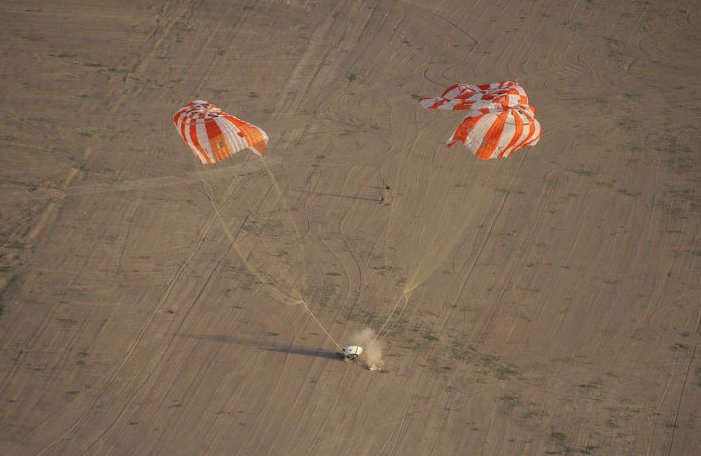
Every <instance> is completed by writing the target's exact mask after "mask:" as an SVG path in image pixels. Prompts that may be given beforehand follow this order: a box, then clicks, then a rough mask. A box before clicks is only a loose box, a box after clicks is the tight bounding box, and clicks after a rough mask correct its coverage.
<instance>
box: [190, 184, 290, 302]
mask: <svg viewBox="0 0 701 456" xmlns="http://www.w3.org/2000/svg"><path fill="white" fill-rule="evenodd" d="M197 174H198V176H199V177H200V180H201V181H202V186H203V187H204V189H205V192H206V193H207V199H209V201H210V203H211V204H212V209H213V210H214V214H215V216H216V217H217V220H219V224H220V225H221V227H222V229H223V230H224V233H225V234H226V237H227V238H229V241H230V242H231V245H232V246H233V248H234V250H236V253H237V254H238V256H239V257H240V258H241V261H243V264H244V265H245V266H246V269H248V270H249V272H250V273H251V274H253V275H254V276H255V277H256V278H257V279H258V282H260V283H262V284H264V285H265V286H266V287H268V291H269V292H270V294H272V295H273V296H275V297H276V298H278V299H279V300H280V301H285V300H293V298H292V297H291V296H287V295H286V294H285V293H282V292H280V290H278V289H277V288H275V287H274V286H272V285H271V284H270V283H269V282H268V281H267V280H266V279H265V276H264V275H263V274H262V273H260V271H258V270H257V269H256V267H255V266H253V265H252V264H251V263H250V262H249V261H248V260H246V256H245V255H244V253H243V252H242V251H241V249H240V248H239V246H238V244H237V243H236V235H234V234H233V233H232V232H231V230H230V229H229V226H228V225H227V224H226V222H225V221H224V217H223V216H222V214H221V210H220V209H219V206H218V205H217V203H216V201H215V198H214V195H213V193H212V192H211V190H210V189H209V187H208V186H207V183H206V182H205V180H204V178H203V177H202V173H201V172H199V171H198V172H197ZM245 223H246V220H244V224H245ZM242 226H243V225H242Z"/></svg>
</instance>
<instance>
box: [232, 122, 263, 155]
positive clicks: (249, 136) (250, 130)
mask: <svg viewBox="0 0 701 456" xmlns="http://www.w3.org/2000/svg"><path fill="white" fill-rule="evenodd" d="M222 117H224V118H225V119H226V120H228V121H229V122H231V123H232V124H233V125H235V126H236V128H238V129H239V130H240V131H241V133H242V134H243V137H244V138H245V139H246V142H247V143H248V146H249V147H251V148H252V149H253V150H254V151H256V152H257V153H258V155H263V151H264V150H265V146H266V145H267V144H266V141H265V137H264V136H263V133H262V132H261V131H260V129H258V128H257V127H254V126H253V125H251V124H249V123H247V122H244V121H243V120H241V119H237V118H236V117H234V116H232V115H231V114H226V113H222Z"/></svg>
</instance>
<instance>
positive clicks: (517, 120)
mask: <svg viewBox="0 0 701 456" xmlns="http://www.w3.org/2000/svg"><path fill="white" fill-rule="evenodd" d="M511 114H512V115H513V117H514V124H515V125H516V129H515V131H514V135H513V136H512V137H511V141H509V144H508V145H507V146H506V147H505V148H504V150H502V151H501V152H500V153H499V158H504V157H508V156H509V155H511V153H512V152H513V150H512V149H515V146H516V145H517V144H516V143H517V142H518V140H519V139H521V135H522V134H523V119H521V116H520V115H519V114H518V112H517V111H516V110H515V109H514V110H512V111H511Z"/></svg>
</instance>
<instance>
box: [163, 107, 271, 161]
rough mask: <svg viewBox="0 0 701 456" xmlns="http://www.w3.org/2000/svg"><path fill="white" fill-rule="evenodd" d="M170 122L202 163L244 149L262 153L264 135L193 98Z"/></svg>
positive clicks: (257, 129)
mask: <svg viewBox="0 0 701 456" xmlns="http://www.w3.org/2000/svg"><path fill="white" fill-rule="evenodd" d="M173 124H175V128H176V129H177V130H178V133H180V136H182V138H183V139H184V140H185V142H186V143H187V145H188V146H190V149H192V152H193V153H194V154H195V155H196V156H197V158H199V159H200V161H201V162H202V163H206V164H211V163H216V162H220V161H222V160H226V159H227V158H229V157H231V156H232V155H233V154H235V153H237V152H240V151H242V150H244V149H251V150H252V151H253V152H255V153H256V154H258V155H261V156H262V155H263V151H264V150H265V147H266V146H267V145H268V135H266V134H265V132H264V131H263V130H262V129H260V128H258V127H256V126H255V125H251V124H249V123H248V122H244V121H243V120H241V119H239V118H237V117H234V116H232V115H231V114H227V113H225V112H223V111H222V110H221V109H219V108H218V107H216V106H215V105H213V104H211V103H208V102H206V101H203V100H195V101H191V102H190V103H188V104H186V105H185V106H183V107H182V108H180V109H179V110H178V111H177V112H176V113H175V115H173Z"/></svg>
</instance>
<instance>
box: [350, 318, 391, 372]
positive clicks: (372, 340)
mask: <svg viewBox="0 0 701 456" xmlns="http://www.w3.org/2000/svg"><path fill="white" fill-rule="evenodd" d="M348 341H349V342H350V344H351V345H360V346H361V347H363V353H362V354H361V355H360V357H359V358H358V359H359V360H360V362H361V363H363V364H365V366H366V367H367V368H368V369H370V370H380V369H382V368H383V367H384V365H385V362H384V359H382V349H383V348H384V347H383V345H384V344H383V343H382V341H381V340H379V339H378V338H377V337H376V335H375V331H373V330H372V329H370V328H364V329H362V330H360V331H358V332H356V333H354V334H352V335H351V336H350V337H349V338H348Z"/></svg>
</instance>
